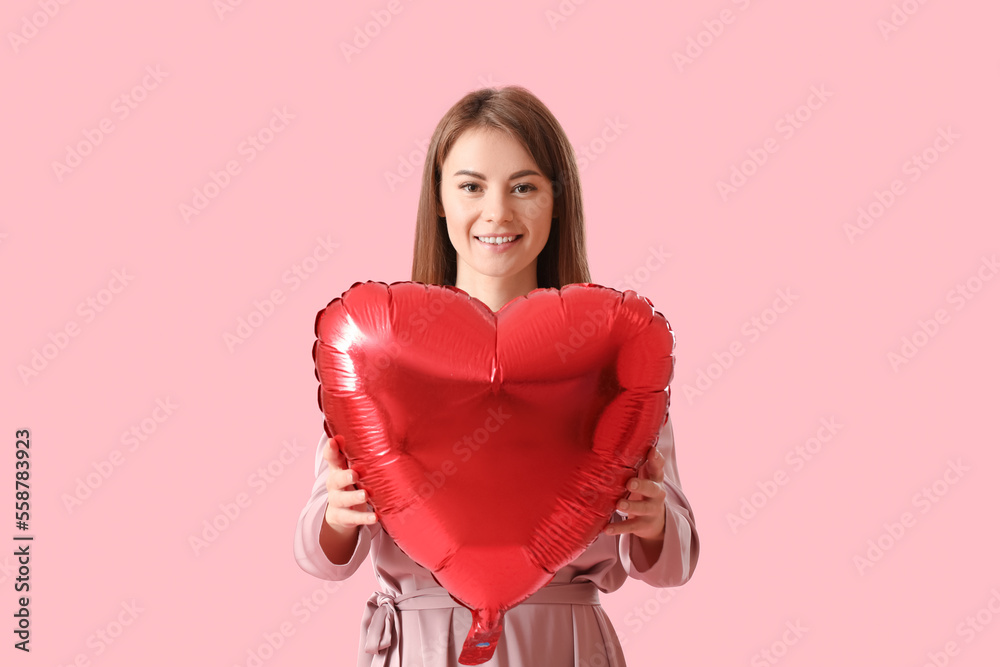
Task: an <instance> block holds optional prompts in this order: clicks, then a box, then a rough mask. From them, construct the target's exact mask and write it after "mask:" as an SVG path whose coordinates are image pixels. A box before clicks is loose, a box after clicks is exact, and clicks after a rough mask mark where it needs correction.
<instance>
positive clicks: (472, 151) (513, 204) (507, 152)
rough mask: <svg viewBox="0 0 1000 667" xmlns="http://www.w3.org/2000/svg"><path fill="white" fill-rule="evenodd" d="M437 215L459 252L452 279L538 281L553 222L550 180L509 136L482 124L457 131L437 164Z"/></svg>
mask: <svg viewBox="0 0 1000 667" xmlns="http://www.w3.org/2000/svg"><path fill="white" fill-rule="evenodd" d="M438 215H439V216H443V217H444V218H445V219H446V221H447V224H448V238H449V239H451V244H452V245H453V246H454V247H455V251H456V253H457V254H458V276H459V280H457V281H456V282H468V279H472V280H476V279H478V278H480V277H481V276H491V277H495V278H507V279H514V280H516V281H517V282H522V281H525V282H535V281H536V280H537V278H536V276H537V274H536V267H537V264H538V254H539V253H540V252H541V251H542V248H544V247H545V242H546V241H548V238H549V230H550V229H551V227H552V184H551V182H550V181H549V179H548V178H546V177H545V175H544V174H542V170H541V169H540V168H539V167H538V165H537V164H535V161H534V160H533V159H532V157H531V155H530V154H529V153H528V152H527V151H526V150H524V148H523V147H522V146H521V144H519V143H518V142H517V141H516V140H514V139H512V138H510V137H508V136H507V135H505V134H504V133H502V132H499V131H496V130H490V129H484V128H474V129H469V130H466V131H465V132H463V133H462V134H461V135H460V136H459V137H458V139H457V140H456V141H455V143H454V144H453V145H452V148H451V151H450V152H449V153H448V156H447V157H446V158H445V160H444V164H443V165H442V166H441V205H440V206H438ZM483 237H486V238H485V239H484V238H483ZM502 237H514V238H513V240H511V239H510V238H502ZM477 274H478V275H477ZM535 284H537V282H535Z"/></svg>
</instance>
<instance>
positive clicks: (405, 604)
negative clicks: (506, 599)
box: [365, 581, 601, 664]
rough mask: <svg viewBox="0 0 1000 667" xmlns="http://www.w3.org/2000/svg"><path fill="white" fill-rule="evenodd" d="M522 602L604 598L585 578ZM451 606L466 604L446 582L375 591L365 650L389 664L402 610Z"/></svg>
mask: <svg viewBox="0 0 1000 667" xmlns="http://www.w3.org/2000/svg"><path fill="white" fill-rule="evenodd" d="M520 604H588V605H599V604H601V599H600V597H599V596H598V588H597V586H596V585H595V584H594V582H592V581H581V582H577V583H572V584H549V585H548V586H545V587H544V588H540V589H539V590H537V591H535V592H534V593H532V594H531V595H530V596H529V597H528V598H527V599H525V600H524V602H521V603H520ZM451 607H462V605H461V604H459V603H458V602H455V600H454V599H452V597H451V596H450V595H448V591H447V590H445V589H444V588H443V587H442V586H431V587H428V588H421V589H418V590H416V591H413V592H412V593H407V594H405V595H399V596H392V595H390V594H388V593H383V592H381V591H375V592H374V593H372V596H371V597H370V598H368V605H367V611H368V613H369V614H370V615H371V621H370V622H369V624H368V634H367V636H366V638H365V653H370V654H372V655H378V656H380V657H381V660H378V661H376V663H374V664H385V657H386V653H387V652H388V649H389V647H391V646H392V645H393V643H394V642H396V641H399V631H400V628H402V627H403V623H402V619H401V618H400V615H399V614H400V612H401V611H408V610H413V609H448V608H451ZM462 608H463V609H464V608H465V607H462Z"/></svg>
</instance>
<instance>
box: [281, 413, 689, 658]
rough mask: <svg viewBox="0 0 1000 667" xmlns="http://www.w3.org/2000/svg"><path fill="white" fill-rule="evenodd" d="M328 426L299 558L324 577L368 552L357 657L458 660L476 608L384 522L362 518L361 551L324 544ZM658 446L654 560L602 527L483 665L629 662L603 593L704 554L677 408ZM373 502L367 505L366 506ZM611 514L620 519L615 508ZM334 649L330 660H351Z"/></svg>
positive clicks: (681, 579)
mask: <svg viewBox="0 0 1000 667" xmlns="http://www.w3.org/2000/svg"><path fill="white" fill-rule="evenodd" d="M326 442H327V436H326V434H324V435H323V437H322V438H321V439H320V442H319V446H318V447H317V450H316V481H315V483H314V484H313V489H312V494H311V495H310V497H309V500H308V502H307V503H306V506H305V508H304V509H303V510H302V513H301V514H300V515H299V520H298V524H297V526H296V528H295V541H294V553H295V560H296V562H298V564H299V566H300V567H301V568H302V569H303V570H304V571H306V572H308V573H309V574H311V575H313V576H315V577H319V578H321V579H328V580H332V581H341V580H344V579H347V578H348V577H350V576H351V575H352V574H354V573H355V572H356V571H357V569H358V567H360V565H361V563H362V561H364V560H365V558H366V557H367V556H368V555H369V553H370V554H371V557H372V566H373V567H374V569H375V575H376V577H377V579H378V582H379V585H380V586H381V588H382V590H381V591H375V592H374V593H372V595H371V597H370V598H369V600H368V603H367V605H366V607H365V609H364V612H363V615H362V619H361V632H360V638H359V642H358V656H357V665H358V667H461V663H459V662H458V656H459V654H460V653H461V650H462V644H463V643H464V641H465V637H466V635H467V634H468V631H469V628H470V626H471V624H472V614H471V612H470V611H469V610H468V609H466V608H465V607H463V606H461V605H459V604H458V603H456V602H455V601H454V600H452V599H451V597H449V596H448V594H447V592H446V591H445V590H444V589H443V588H441V587H440V586H439V585H438V583H437V582H436V581H435V580H434V577H433V576H432V574H431V572H430V571H429V570H428V569H426V568H424V567H423V566H421V565H418V564H417V563H415V562H414V561H413V560H412V559H411V558H410V557H409V556H407V555H406V554H405V553H403V551H402V550H400V548H399V547H398V546H397V545H396V543H395V541H393V539H392V538H391V537H390V536H389V535H388V534H387V533H386V532H385V531H384V530H382V526H381V524H379V523H378V522H376V523H374V524H371V525H364V526H361V529H360V532H359V537H358V542H357V545H356V546H355V549H354V553H352V554H351V557H350V559H349V560H348V561H347V562H346V563H333V562H331V561H330V560H329V559H328V558H327V556H326V554H325V553H324V552H323V549H322V547H321V546H320V543H319V532H320V527H321V526H322V522H323V521H324V520H325V515H326V506H327V490H326V476H327V473H328V471H329V466H328V465H327V463H326V460H325V459H323V457H322V450H323V447H324V446H325V445H326ZM657 448H658V449H659V450H660V452H661V453H662V454H663V459H664V461H665V462H666V464H665V470H664V483H665V486H666V488H667V497H666V501H665V502H666V509H667V515H666V521H665V525H664V536H663V537H664V539H663V548H662V551H661V552H660V554H659V556H658V557H657V559H656V560H655V561H653V562H652V563H650V562H648V561H647V559H646V556H645V554H644V552H643V550H642V549H641V548H640V545H639V544H638V542H637V539H638V538H636V537H635V536H634V535H632V534H630V533H626V534H624V535H605V534H603V533H602V534H600V535H599V536H598V538H597V540H596V541H595V542H594V543H593V544H592V545H590V547H589V548H588V549H587V550H586V551H584V552H583V553H582V554H581V555H580V557H579V558H577V559H576V560H574V561H573V562H572V563H570V564H569V565H566V566H565V567H563V568H562V569H560V570H559V571H558V572H557V573H556V575H555V578H554V579H553V580H552V582H550V583H549V584H548V585H547V586H545V587H544V588H542V589H541V590H539V591H538V592H536V593H535V594H534V595H532V596H531V597H529V598H528V599H527V600H525V601H524V602H522V603H521V604H519V605H517V606H516V607H514V608H513V609H510V610H508V611H507V612H506V614H505V616H504V628H503V633H502V634H501V636H500V640H499V642H498V644H497V648H496V652H495V653H494V654H493V657H492V658H490V660H488V661H487V662H484V663H482V664H483V665H484V667H529V666H530V667H538V666H540V665H544V666H545V667H593V666H594V665H608V667H625V656H624V654H623V652H622V647H621V644H620V642H619V640H618V635H617V633H616V632H615V629H614V627H613V626H612V624H611V619H610V618H609V617H608V615H607V614H606V613H605V611H604V608H603V607H602V606H601V604H600V598H599V594H598V593H599V592H600V593H611V592H613V591H616V590H618V589H619V588H621V586H622V584H623V583H624V582H625V577H626V576H628V577H633V578H635V579H638V580H640V581H644V582H646V583H647V584H649V585H650V586H655V587H657V588H665V587H669V586H680V585H682V584H684V583H685V582H687V581H688V579H690V578H691V575H692V573H693V572H694V569H695V566H696V564H697V562H698V551H699V545H698V533H697V531H696V530H695V523H694V512H693V511H692V509H691V505H690V503H688V500H687V498H686V497H685V496H684V493H683V491H682V490H681V484H680V478H679V476H678V474H677V461H676V456H675V453H674V435H673V427H672V424H671V422H670V418H669V417H668V418H667V420H666V421H665V422H664V425H663V427H662V428H661V430H660V437H659V441H658V442H657ZM369 507H370V506H369ZM611 520H612V522H618V521H623V520H624V517H623V516H622V515H621V514H619V513H618V512H615V514H614V515H613V516H612V519H611ZM346 659H347V656H342V655H338V656H334V657H331V658H329V662H326V663H323V664H338V665H339V664H347V663H346Z"/></svg>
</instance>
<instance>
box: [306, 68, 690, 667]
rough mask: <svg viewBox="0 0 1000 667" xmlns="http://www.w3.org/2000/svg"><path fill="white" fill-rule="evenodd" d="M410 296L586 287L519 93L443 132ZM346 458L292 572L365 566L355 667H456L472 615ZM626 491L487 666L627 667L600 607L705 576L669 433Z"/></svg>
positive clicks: (433, 155) (548, 122) (320, 460)
mask: <svg viewBox="0 0 1000 667" xmlns="http://www.w3.org/2000/svg"><path fill="white" fill-rule="evenodd" d="M412 280H414V281H418V282H422V283H427V284H442V285H453V286H456V287H458V288H460V289H462V290H464V291H465V292H467V293H468V294H469V295H471V296H473V297H475V298H477V299H479V300H480V301H482V302H483V303H485V304H486V305H487V306H489V307H490V308H491V309H492V310H493V311H494V312H496V311H499V310H500V309H501V308H502V307H503V306H504V305H505V304H506V303H508V302H509V301H510V300H511V299H515V298H517V297H520V296H524V295H527V294H528V293H529V292H531V291H532V290H534V289H537V288H540V287H556V288H560V287H563V286H564V285H567V284H570V283H587V282H590V274H589V270H588V268H587V256H586V249H585V247H584V232H583V210H582V200H581V196H580V187H579V174H578V172H577V168H576V163H575V161H574V158H573V152H572V148H571V147H570V144H569V141H568V139H567V138H566V134H565V132H563V129H562V127H561V126H560V125H559V123H558V122H557V121H556V119H555V118H554V117H553V116H552V114H551V113H550V112H549V110H548V109H547V108H546V107H545V106H544V105H543V104H542V103H541V102H540V101H539V100H538V99H537V98H536V97H535V96H534V95H532V94H531V93H530V92H528V91H527V90H525V89H524V88H521V87H517V86H508V87H504V88H500V89H499V90H497V89H483V90H478V91H475V92H473V93H470V94H468V95H466V96H465V97H464V98H463V99H461V100H460V101H459V102H458V103H457V104H455V105H454V106H453V107H452V108H451V109H450V110H449V111H448V113H447V114H445V116H444V118H443V119H442V120H441V122H440V123H439V124H438V127H437V129H436V130H435V132H434V136H433V137H432V139H431V143H430V146H429V148H428V152H427V159H426V162H425V164H424V175H423V183H422V187H421V193H420V204H419V209H418V212H417V229H416V239H415V242H414V253H413V271H412ZM342 442H343V436H340V435H335V436H334V439H333V440H332V441H331V440H330V439H329V438H327V436H326V435H325V434H324V436H323V437H322V438H321V439H320V442H319V448H318V450H317V453H316V481H315V484H314V485H313V490H312V495H311V496H310V498H309V501H308V503H307V504H306V507H305V509H304V510H303V511H302V513H301V515H300V516H299V521H298V525H297V527H296V535H295V558H296V560H297V562H298V563H299V565H300V566H301V567H302V569H303V570H305V571H306V572H308V573H310V574H312V575H314V576H316V577H320V578H323V579H330V580H343V579H346V578H348V577H350V576H351V575H352V574H354V572H355V571H357V569H358V567H359V566H360V565H361V562H362V561H363V560H364V559H365V558H366V556H367V555H368V554H369V552H370V553H371V554H372V561H373V565H374V568H375V573H376V576H377V577H378V579H379V582H380V584H381V587H382V591H381V592H376V593H374V594H372V596H371V598H370V599H369V600H368V606H367V608H366V609H365V612H364V617H363V619H362V623H361V637H360V642H359V647H358V663H357V664H358V667H370V666H373V665H378V666H390V665H391V666H393V667H418V666H419V667H422V666H426V667H438V666H440V667H459V663H458V656H459V654H460V653H461V649H462V644H463V642H464V641H465V637H466V634H467V633H468V630H469V627H470V625H471V622H472V614H471V612H469V610H468V609H466V608H465V607H462V606H461V605H459V604H457V603H456V602H454V600H452V599H451V598H450V597H449V596H448V594H447V592H446V591H445V590H444V589H443V588H441V587H440V586H438V585H437V582H435V580H434V578H433V576H432V574H431V572H430V571H429V570H427V569H425V568H424V567H422V566H420V565H418V564H416V563H415V562H413V560H411V559H410V558H409V557H408V556H407V555H406V554H405V553H403V552H402V551H401V550H400V549H399V547H398V546H397V545H396V544H395V542H394V541H393V540H392V538H391V537H390V536H389V535H388V534H386V533H385V532H384V531H383V530H382V528H381V524H379V523H377V522H376V520H375V514H374V513H373V512H372V511H371V507H370V506H369V505H368V504H367V503H366V500H367V498H366V497H365V492H364V491H363V490H358V489H357V487H356V486H355V482H357V481H358V478H357V474H356V473H355V472H354V471H353V470H351V469H350V468H348V466H347V461H346V458H345V457H344V455H343V453H342V451H341V446H342ZM627 488H628V489H629V490H630V495H629V496H628V498H627V499H626V500H625V501H623V502H622V503H621V504H620V506H619V511H620V512H621V513H623V514H625V515H627V516H628V519H627V520H623V517H622V516H621V515H619V514H618V513H616V514H615V515H614V516H613V517H612V520H611V522H610V523H609V524H608V526H607V528H606V529H605V531H604V534H602V535H600V536H598V538H597V540H596V541H595V542H594V543H593V544H592V545H591V546H590V547H589V548H588V549H587V550H586V551H585V552H584V553H583V554H582V555H581V556H580V557H579V558H577V559H576V560H575V561H573V562H572V563H570V564H569V565H567V566H565V567H564V568H562V569H561V570H559V571H558V572H557V573H556V576H555V578H554V579H553V580H552V582H551V583H550V584H549V585H547V586H546V587H545V588H543V589H541V590H540V591H538V592H537V593H535V594H534V595H532V596H531V597H530V598H528V600H526V601H525V602H522V603H521V604H519V605H517V606H516V607H514V608H513V609H510V610H509V611H507V612H506V614H505V616H504V629H503V633H502V634H501V636H500V640H499V643H498V644H497V648H496V652H495V653H494V655H493V657H492V658H491V659H490V660H489V661H487V662H485V663H483V664H484V665H488V666H491V667H493V666H495V667H522V666H524V667H527V666H529V665H530V666H532V667H535V666H539V665H545V666H546V667H584V666H586V667H592V666H596V665H608V666H610V667H624V666H625V658H624V655H623V653H622V648H621V644H620V642H619V640H618V636H617V635H616V634H615V629H614V627H613V626H612V623H611V620H610V618H609V617H608V615H607V614H606V613H605V611H604V608H603V607H601V604H600V599H599V597H598V591H601V592H604V593H610V592H612V591H615V590H618V589H619V588H620V587H621V586H622V584H623V583H624V581H625V578H626V576H629V577H633V578H635V579H639V580H641V581H645V582H646V583H648V584H650V585H651V586H656V587H660V588H662V587H667V586H680V585H681V584H683V583H685V582H686V581H688V579H690V577H691V575H692V573H693V572H694V569H695V566H696V564H697V562H698V552H699V543H698V533H697V531H696V530H695V524H694V513H693V511H692V509H691V505H690V504H689V503H688V501H687V498H686V497H685V496H684V493H683V492H682V490H681V485H680V478H679V477H678V474H677V464H676V457H675V455H674V437H673V427H672V425H671V422H670V419H669V417H668V418H667V420H666V421H665V422H664V424H663V427H662V429H661V431H660V435H659V440H658V442H657V444H656V446H654V447H652V448H651V450H650V453H649V456H648V460H647V462H646V464H645V465H644V466H643V467H642V468H641V469H640V472H639V475H638V476H637V477H635V478H633V479H632V480H630V481H629V483H628V485H627ZM338 664H341V663H340V662H339V658H338Z"/></svg>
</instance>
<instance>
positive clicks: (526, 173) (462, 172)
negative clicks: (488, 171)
mask: <svg viewBox="0 0 1000 667" xmlns="http://www.w3.org/2000/svg"><path fill="white" fill-rule="evenodd" d="M462 175H465V176H472V177H473V178H478V179H479V180H481V181H485V180H486V177H485V176H483V175H482V174H480V173H479V172H478V171H472V170H471V169H459V170H458V171H456V172H455V176H462ZM522 176H541V174H539V173H538V172H537V171H535V170H534V169H522V170H521V171H516V172H514V173H513V174H511V175H510V180H512V181H513V180H515V179H518V178H521V177H522Z"/></svg>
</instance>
